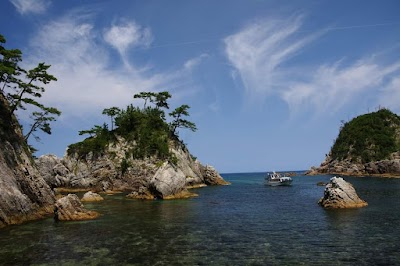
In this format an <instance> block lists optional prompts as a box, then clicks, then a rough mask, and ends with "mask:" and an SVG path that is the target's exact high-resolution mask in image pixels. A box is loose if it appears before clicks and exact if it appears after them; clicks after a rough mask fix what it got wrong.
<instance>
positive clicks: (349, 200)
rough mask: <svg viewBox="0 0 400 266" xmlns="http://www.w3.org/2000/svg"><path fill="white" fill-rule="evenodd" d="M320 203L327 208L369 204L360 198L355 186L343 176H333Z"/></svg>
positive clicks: (355, 206)
mask: <svg viewBox="0 0 400 266" xmlns="http://www.w3.org/2000/svg"><path fill="white" fill-rule="evenodd" d="M318 204H320V205H321V206H322V207H324V208H327V209H342V208H360V207H364V206H367V205H368V204H367V203H366V202H365V201H363V200H362V199H360V198H359V197H358V195H357V193H356V190H355V189H354V187H353V186H352V185H351V184H350V183H349V182H346V181H345V180H344V179H343V178H341V177H332V178H331V180H330V182H329V183H328V184H327V185H326V187H325V191H324V196H323V197H322V198H321V199H320V200H319V202H318Z"/></svg>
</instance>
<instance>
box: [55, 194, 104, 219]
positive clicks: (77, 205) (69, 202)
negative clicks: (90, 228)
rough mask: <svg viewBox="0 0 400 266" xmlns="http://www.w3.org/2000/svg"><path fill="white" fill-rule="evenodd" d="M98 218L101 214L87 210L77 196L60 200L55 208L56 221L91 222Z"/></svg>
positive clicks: (68, 196) (72, 195) (69, 195)
mask: <svg viewBox="0 0 400 266" xmlns="http://www.w3.org/2000/svg"><path fill="white" fill-rule="evenodd" d="M98 216H99V213H97V212H95V211H88V210H86V209H85V207H84V206H83V204H82V203H81V202H80V200H79V198H78V196H77V195H75V194H68V195H67V196H65V197H63V198H61V199H58V200H57V202H56V204H55V208H54V219H56V220H59V221H80V220H91V219H95V218H97V217H98Z"/></svg>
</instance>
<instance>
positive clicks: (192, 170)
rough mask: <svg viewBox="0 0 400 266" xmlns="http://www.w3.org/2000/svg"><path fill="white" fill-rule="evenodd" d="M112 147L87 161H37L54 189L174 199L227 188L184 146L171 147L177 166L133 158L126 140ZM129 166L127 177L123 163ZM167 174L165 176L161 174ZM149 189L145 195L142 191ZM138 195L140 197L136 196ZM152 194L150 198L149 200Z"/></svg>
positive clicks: (72, 157) (67, 158)
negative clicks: (210, 188)
mask: <svg viewBox="0 0 400 266" xmlns="http://www.w3.org/2000/svg"><path fill="white" fill-rule="evenodd" d="M117 139H118V141H117V142H115V143H113V144H110V145H109V146H108V147H107V148H106V151H105V152H104V154H103V155H101V156H93V154H91V153H90V154H88V155H87V156H86V157H85V158H78V156H77V155H74V154H72V155H70V156H68V155H66V156H64V158H62V159H61V158H57V157H55V156H53V155H46V156H42V157H40V158H39V159H38V160H37V165H38V166H39V168H40V170H41V172H42V173H43V174H44V175H46V181H47V182H48V183H49V184H51V185H52V186H56V187H64V188H66V189H71V188H72V189H88V190H93V191H132V192H135V193H133V194H132V195H131V196H132V197H138V198H141V197H145V198H154V197H158V198H163V199H165V198H172V197H174V194H176V196H177V197H178V196H179V197H187V196H188V195H189V193H186V189H185V187H201V186H204V185H205V184H208V185H221V184H227V182H224V180H223V179H222V177H221V176H220V175H219V174H218V173H217V171H216V170H215V169H214V168H212V167H209V166H207V167H204V166H202V165H201V164H200V162H199V161H197V160H195V159H194V158H193V157H192V156H191V155H190V153H189V151H188V150H187V149H186V148H185V146H184V145H181V144H180V143H175V144H173V143H171V148H170V152H171V153H172V154H174V156H175V157H176V159H177V160H176V162H175V163H176V165H174V166H172V164H168V165H169V166H168V167H167V166H166V165H162V167H160V164H163V162H161V161H159V160H157V159H155V158H147V159H143V160H137V159H133V158H132V157H131V156H130V151H131V150H132V145H135V144H134V143H130V142H127V141H125V140H124V139H123V138H120V137H117ZM124 160H125V161H126V163H127V164H128V167H127V169H125V171H124V173H122V171H121V163H122V161H124ZM163 171H166V172H165V173H163V174H161V172H163ZM141 187H145V188H146V190H147V192H146V193H145V194H143V193H140V192H139V188H141ZM136 194H137V195H136ZM149 194H150V196H149Z"/></svg>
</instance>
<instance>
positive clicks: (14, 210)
mask: <svg viewBox="0 0 400 266" xmlns="http://www.w3.org/2000/svg"><path fill="white" fill-rule="evenodd" d="M54 202H55V196H54V193H53V191H52V190H51V188H50V187H49V185H48V184H47V183H46V182H45V180H44V179H43V178H42V177H41V175H40V173H39V171H38V170H37V168H36V166H35V163H34V162H33V159H32V154H31V152H30V150H29V148H28V146H27V144H26V142H25V140H24V138H23V135H22V131H21V127H20V125H19V123H18V121H17V120H16V118H15V117H14V116H13V115H11V114H10V111H9V108H8V103H7V101H6V100H5V99H4V96H3V95H2V94H0V227H3V226H5V225H9V224H18V223H22V222H24V221H28V220H33V219H38V218H41V217H44V216H46V215H49V214H50V213H51V212H52V211H53V205H54Z"/></svg>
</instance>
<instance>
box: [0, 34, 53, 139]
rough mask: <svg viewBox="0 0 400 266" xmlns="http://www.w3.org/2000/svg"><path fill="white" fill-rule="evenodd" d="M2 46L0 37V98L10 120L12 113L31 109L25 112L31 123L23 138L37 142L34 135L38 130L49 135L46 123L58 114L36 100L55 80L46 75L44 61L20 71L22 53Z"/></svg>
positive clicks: (51, 76) (46, 66) (2, 37)
mask: <svg viewBox="0 0 400 266" xmlns="http://www.w3.org/2000/svg"><path fill="white" fill-rule="evenodd" d="M5 43H6V39H5V38H4V36H3V35H1V34H0V95H1V97H3V99H5V100H6V101H7V102H8V105H9V116H10V118H11V117H12V116H13V115H15V111H16V110H18V109H21V110H26V109H27V107H28V106H30V107H31V108H29V109H30V110H31V111H32V114H31V115H30V116H29V117H30V118H31V119H32V123H31V124H30V128H29V129H28V130H27V133H26V134H25V136H24V138H25V140H28V138H29V137H30V136H34V137H35V139H36V140H38V141H39V140H40V138H39V137H38V136H37V135H35V132H36V131H37V130H38V129H40V130H41V131H42V132H44V133H47V134H51V127H50V122H53V121H55V120H56V117H57V116H60V115H61V112H60V111H59V110H58V109H56V108H55V107H46V106H44V105H43V104H41V103H40V102H39V101H38V98H40V97H42V94H43V93H44V92H45V88H44V85H47V84H49V83H50V82H51V81H56V80H57V79H56V77H54V76H53V75H51V74H49V73H48V72H47V71H48V69H49V68H50V65H46V64H45V63H44V62H42V63H39V64H38V65H37V66H36V67H34V68H32V69H30V70H25V69H23V68H22V67H21V66H20V62H21V61H22V52H21V51H20V50H19V49H7V48H5V47H4V44H5Z"/></svg>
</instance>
